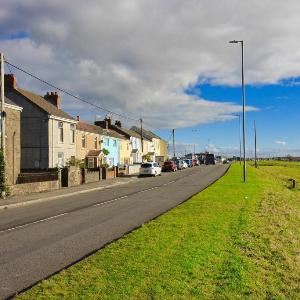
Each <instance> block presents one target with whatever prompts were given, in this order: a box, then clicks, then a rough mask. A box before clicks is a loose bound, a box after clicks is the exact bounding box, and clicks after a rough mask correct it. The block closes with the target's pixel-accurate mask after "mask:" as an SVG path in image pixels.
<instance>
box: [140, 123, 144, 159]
mask: <svg viewBox="0 0 300 300" xmlns="http://www.w3.org/2000/svg"><path fill="white" fill-rule="evenodd" d="M140 122H141V144H142V156H143V153H144V143H143V141H144V136H143V119H142V118H140Z"/></svg>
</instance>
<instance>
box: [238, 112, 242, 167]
mask: <svg viewBox="0 0 300 300" xmlns="http://www.w3.org/2000/svg"><path fill="white" fill-rule="evenodd" d="M239 126H240V129H239V130H240V159H239V161H240V165H241V164H242V132H241V129H242V128H241V115H240V114H239Z"/></svg>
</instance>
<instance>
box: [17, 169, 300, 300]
mask: <svg viewBox="0 0 300 300" xmlns="http://www.w3.org/2000/svg"><path fill="white" fill-rule="evenodd" d="M274 168H275V169H274ZM276 168H280V170H281V168H285V169H284V170H285V173H286V174H290V175H289V176H296V175H297V174H296V173H297V172H296V173H294V172H295V170H297V169H295V168H290V167H289V166H286V167H283V166H272V167H260V168H259V169H254V168H253V167H249V168H248V182H247V184H244V183H242V182H241V169H240V166H239V165H238V164H235V165H233V166H232V167H231V168H230V170H229V172H228V173H227V175H226V176H224V177H223V178H221V179H220V180H219V181H218V182H217V183H215V184H214V185H212V186H211V187H210V188H208V189H206V190H205V191H203V192H202V193H200V194H198V195H196V196H195V197H193V198H192V199H190V200H189V201H187V202H185V203H184V204H182V205H180V206H178V207H177V208H175V209H173V210H172V211H170V212H168V213H167V214H165V215H163V216H161V217H159V218H158V219H156V220H153V221H151V222H150V223H148V224H146V225H145V226H143V227H141V228H140V229H138V230H136V231H134V232H132V233H131V234H128V235H127V236H125V237H124V238H122V239H120V240H118V241H117V242H115V243H112V244H110V245H109V246H107V247H106V248H104V249H102V250H100V251H98V252H97V253H96V254H94V255H92V256H90V257H89V258H87V259H85V260H84V261H82V262H80V263H78V264H76V265H75V266H73V267H71V268H69V269H67V270H64V271H62V272H60V273H59V274H57V275H55V276H53V277H51V278H50V279H48V280H45V281H44V282H42V283H40V284H38V285H36V286H35V287H34V288H32V289H31V290H29V291H27V292H26V293H24V294H21V295H19V296H18V297H17V298H18V299H299V298H300V289H299V286H300V285H299V283H300V263H299V249H300V242H299V237H300V232H299V228H300V217H299V211H300V201H299V195H300V192H299V191H298V190H290V189H289V188H287V186H286V182H285V180H284V179H282V175H280V174H278V170H277V171H276ZM297 171H298V170H297ZM278 175H279V176H278ZM286 176H288V175H286Z"/></svg>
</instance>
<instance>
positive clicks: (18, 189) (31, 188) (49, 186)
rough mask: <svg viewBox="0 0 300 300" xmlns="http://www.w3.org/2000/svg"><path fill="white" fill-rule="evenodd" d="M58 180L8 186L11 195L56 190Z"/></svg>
mask: <svg viewBox="0 0 300 300" xmlns="http://www.w3.org/2000/svg"><path fill="white" fill-rule="evenodd" d="M59 187H60V186H59V180H53V181H42V182H31V183H22V184H15V185H11V186H9V191H10V195H11V196H16V195H26V194H30V193H38V192H44V191H51V190H58V189H59Z"/></svg>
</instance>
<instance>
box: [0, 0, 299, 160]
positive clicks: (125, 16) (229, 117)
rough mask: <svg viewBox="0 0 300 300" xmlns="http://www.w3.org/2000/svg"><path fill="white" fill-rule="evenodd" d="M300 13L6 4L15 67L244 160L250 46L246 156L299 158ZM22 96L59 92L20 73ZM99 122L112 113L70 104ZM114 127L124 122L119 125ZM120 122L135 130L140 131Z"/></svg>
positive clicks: (169, 3) (0, 35)
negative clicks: (243, 103)
mask: <svg viewBox="0 0 300 300" xmlns="http://www.w3.org/2000/svg"><path fill="white" fill-rule="evenodd" d="M299 10H300V2H299V1H296V0H286V1H282V0H252V1H241V0H226V1H225V0H197V1H196V0H186V1H179V0H164V1H159V0H152V1H147V0H127V1H126V0H122V1H108V0H97V1H94V0H87V1H79V0H72V1H71V0H59V1H58V0H51V1H48V0H44V1H38V0H27V1H21V0H18V1H17V0H2V1H1V6H0V51H1V52H3V53H4V55H5V58H6V60H7V61H9V62H11V63H13V64H15V65H18V66H20V67H22V68H24V69H25V70H27V71H29V72H31V73H33V74H35V75H37V76H38V77H40V78H42V79H44V80H46V81H49V82H51V83H53V84H54V85H56V86H58V87H61V88H63V89H65V90H68V91H70V92H71V93H73V94H75V95H78V96H80V97H82V98H84V99H86V100H88V101H90V102H93V103H95V104H97V105H99V106H101V107H104V108H107V109H109V110H112V111H114V112H117V113H119V114H122V115H126V116H129V117H130V118H131V119H135V120H138V119H139V118H143V120H144V123H145V126H146V127H147V128H148V129H150V130H153V131H155V132H156V133H157V134H159V135H160V136H162V137H163V138H165V139H166V140H168V141H171V130H172V129H173V128H174V129H175V137H176V149H177V152H178V153H182V154H183V153H185V152H191V151H193V150H194V149H195V150H196V151H197V152H199V151H203V150H209V151H214V152H216V153H218V154H226V155H238V153H239V128H240V127H239V117H238V115H239V114H240V113H241V110H242V107H241V47H240V45H236V44H229V43H228V41H229V40H233V39H236V40H244V42H245V82H246V132H247V134H246V139H247V154H248V155H249V156H251V155H253V145H254V134H253V122H254V120H255V121H256V126H257V140H258V153H259V155H260V156H273V155H287V154H290V155H300V136H299V131H298V130H297V129H298V128H299V125H300V124H299V122H300V121H299V117H298V115H299V112H300V103H299V100H298V95H299V92H300V36H299V32H300V19H299V14H298V12H299ZM6 72H9V73H11V72H12V73H15V74H16V76H17V79H18V85H19V86H20V87H23V88H26V89H29V90H31V91H34V92H36V93H39V94H41V95H43V94H44V93H46V92H47V91H51V90H52V89H50V88H49V87H47V86H45V85H44V84H42V83H41V82H39V81H37V80H35V79H33V78H30V77H29V76H27V75H25V74H22V73H21V72H20V71H17V70H15V69H14V68H13V67H10V68H8V67H6ZM62 102H63V108H64V110H66V111H67V112H69V113H70V114H72V115H73V116H77V115H80V117H81V119H83V120H86V121H88V122H94V121H95V120H96V119H100V118H103V117H104V116H105V115H106V112H105V111H101V110H98V109H95V108H94V107H91V106H88V105H86V104H84V103H81V102H79V101H77V100H75V99H74V98H71V97H70V96H67V95H62ZM112 117H113V119H114V120H116V119H119V117H117V116H115V115H112ZM131 119H125V118H124V119H121V121H122V122H123V124H124V125H125V126H132V125H137V124H138V121H133V120H131Z"/></svg>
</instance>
